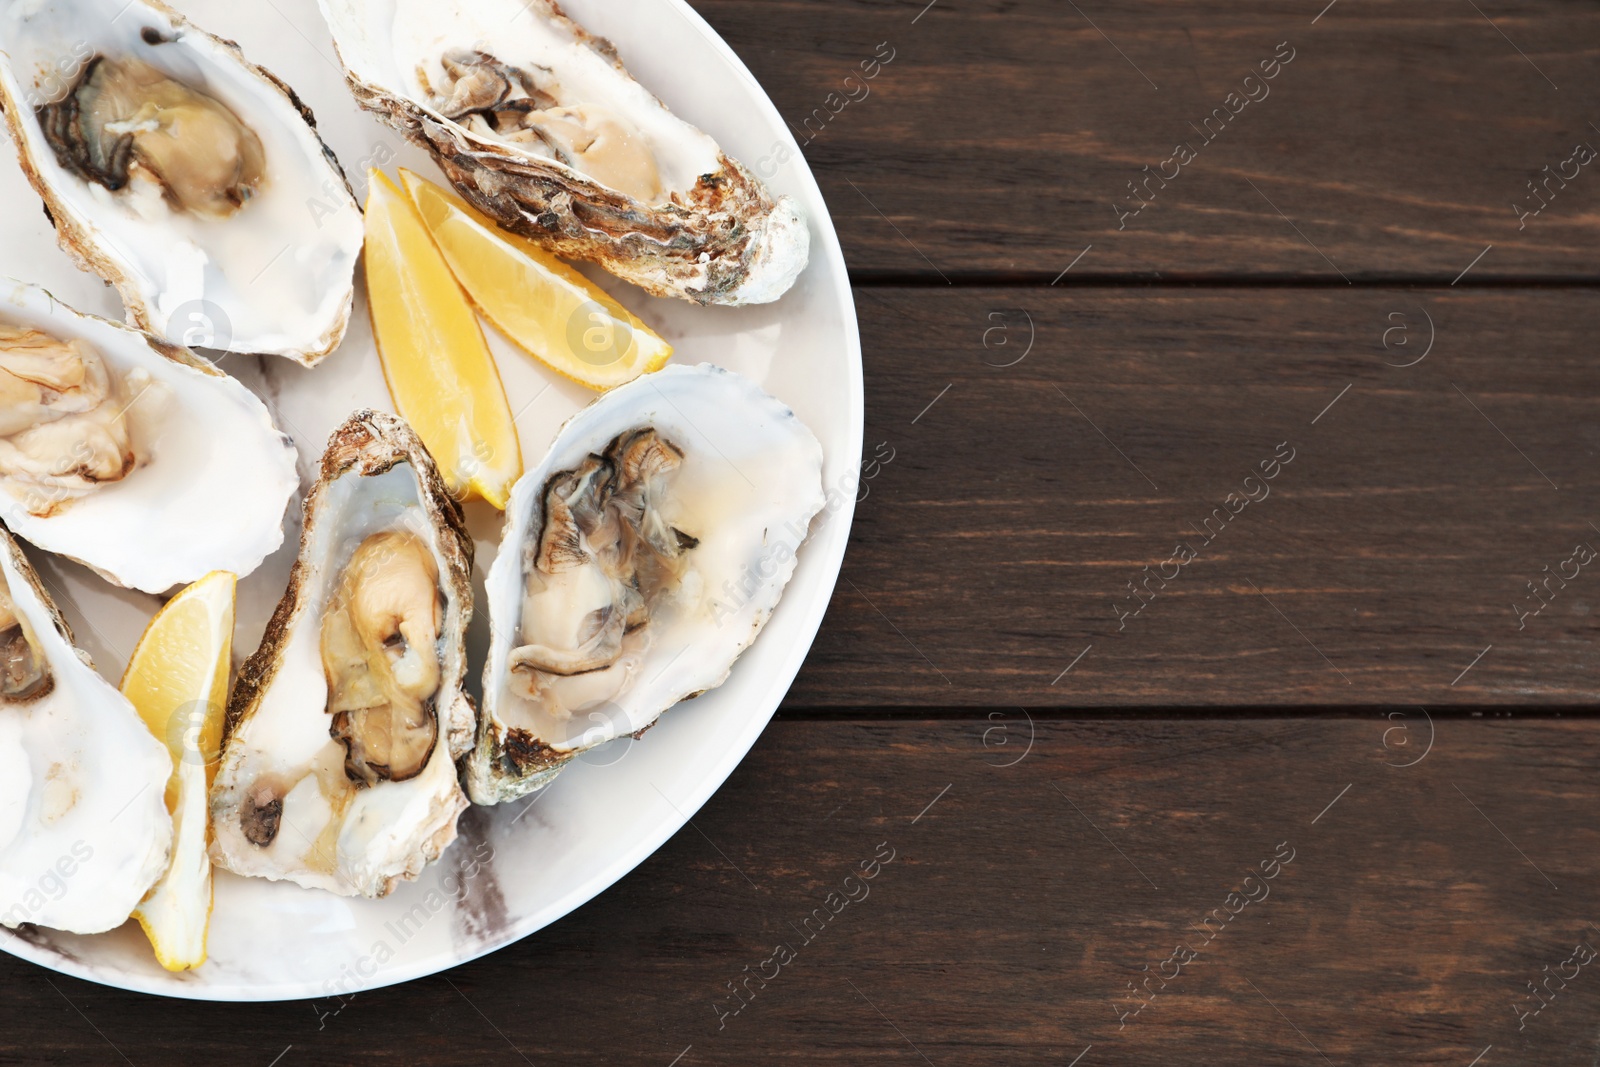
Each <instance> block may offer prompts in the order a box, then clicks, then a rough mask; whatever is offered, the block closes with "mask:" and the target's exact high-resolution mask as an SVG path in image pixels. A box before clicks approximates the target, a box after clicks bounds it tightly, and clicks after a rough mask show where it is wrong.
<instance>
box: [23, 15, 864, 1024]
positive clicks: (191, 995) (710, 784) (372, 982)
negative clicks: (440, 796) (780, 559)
mask: <svg viewBox="0 0 1600 1067" xmlns="http://www.w3.org/2000/svg"><path fill="white" fill-rule="evenodd" d="M654 2H656V3H661V4H664V5H665V6H666V7H668V8H671V9H672V10H674V11H676V12H677V14H678V15H679V17H680V18H682V19H684V20H685V21H686V22H687V23H688V25H689V27H690V28H691V29H693V30H694V31H695V32H696V33H697V34H698V35H699V36H700V37H701V39H702V40H704V41H705V42H706V43H707V44H708V45H709V46H710V47H711V48H712V50H713V51H715V52H717V53H719V54H720V55H721V56H722V58H723V60H724V61H725V62H726V63H727V65H728V68H729V70H730V72H731V73H732V74H733V75H734V76H735V77H737V78H741V79H743V80H744V81H745V82H746V83H747V87H748V88H750V89H753V90H754V95H755V96H756V98H757V101H758V103H757V105H756V107H757V109H758V110H759V111H762V112H764V115H765V117H766V118H767V119H768V121H769V124H771V125H773V126H774V128H776V129H778V130H779V131H781V133H780V134H779V141H780V144H782V145H783V146H785V147H787V148H788V149H789V150H790V152H791V154H792V155H791V159H792V160H793V161H794V163H796V164H797V173H796V175H795V177H796V179H797V181H798V182H799V183H800V184H801V185H809V186H810V188H811V191H812V192H814V193H815V194H816V201H817V202H818V203H820V204H822V205H823V208H824V211H823V214H822V215H821V217H818V218H813V219H812V222H813V224H814V232H813V234H812V237H813V243H812V249H811V262H812V263H815V262H817V261H818V260H819V259H826V260H827V261H828V262H829V263H830V264H831V265H832V266H833V267H834V268H835V269H834V271H833V274H834V279H833V282H832V285H833V289H834V292H833V293H832V298H833V299H832V304H833V306H835V307H837V308H838V310H839V313H840V325H841V326H842V328H843V331H844V335H845V347H846V351H845V356H846V360H845V362H846V366H847V369H848V375H847V380H846V381H845V382H844V383H843V384H844V386H845V390H844V391H845V392H846V394H847V395H846V396H845V398H844V399H846V400H847V403H848V413H847V417H846V429H847V431H848V435H849V439H848V441H847V443H846V445H845V446H844V448H843V449H842V454H841V455H838V456H836V457H830V458H836V459H838V460H849V461H850V463H851V466H850V467H849V468H848V469H851V470H859V469H860V464H861V455H862V447H863V440H864V437H865V429H866V426H865V419H866V412H865V385H864V368H863V364H862V351H861V333H860V325H859V320H858V317H857V314H856V306H855V295H854V292H853V290H852V288H851V285H850V276H849V270H848V267H847V266H846V264H845V261H844V251H843V248H842V247H841V245H840V243H839V235H838V232H837V230H836V229H835V227H834V225H833V215H832V212H830V211H828V210H827V207H826V205H827V201H826V199H825V198H824V197H823V195H822V189H821V187H820V186H819V185H818V184H817V180H816V176H815V175H814V174H813V173H812V170H811V165H810V162H809V161H808V160H807V159H806V158H805V155H804V153H803V152H802V151H801V150H800V146H799V144H798V142H797V141H796V140H795V138H794V134H793V131H792V130H790V128H789V125H788V123H787V122H785V121H784V119H783V115H782V113H781V112H779V111H778V108H777V105H776V104H774V103H773V101H772V98H771V96H770V95H768V93H767V91H766V90H765V89H764V88H763V87H762V86H761V83H760V81H759V80H757V78H756V77H755V75H754V74H752V73H751V71H750V69H749V67H747V66H746V65H745V63H744V61H743V60H742V59H740V58H739V55H738V53H736V52H735V51H734V50H733V49H732V48H731V47H730V46H729V45H728V43H727V42H726V41H724V40H723V39H722V35H721V34H719V33H717V31H716V30H715V29H714V28H713V27H712V26H711V24H710V23H708V22H707V21H706V20H705V18H704V17H703V16H702V15H701V14H700V13H699V12H698V11H696V10H695V9H694V8H693V7H691V6H689V3H688V0H654ZM808 269H809V268H808ZM855 510H856V496H855V494H854V493H850V494H847V499H846V502H845V503H844V504H843V505H842V506H841V508H840V510H839V511H838V512H836V513H834V514H833V516H832V518H831V519H830V520H829V523H828V529H829V530H830V531H837V532H836V533H833V534H831V536H830V537H829V538H827V540H826V544H817V543H811V542H808V545H809V547H810V548H811V549H812V551H813V552H815V551H818V550H820V549H822V548H824V547H827V556H826V557H825V559H824V560H823V561H822V566H823V577H822V579H821V580H820V581H819V582H818V583H817V585H816V587H815V591H814V593H813V599H812V602H811V603H810V604H809V616H808V617H807V618H805V619H803V620H802V621H801V622H800V623H799V629H798V635H799V636H801V637H803V640H797V641H794V642H793V643H792V644H791V645H790V648H789V650H788V652H787V655H786V656H785V657H784V659H783V660H782V661H781V664H780V666H779V668H778V669H777V670H776V671H774V672H773V673H772V683H771V684H769V686H768V687H767V697H766V698H765V699H764V700H763V701H762V706H760V708H759V710H758V711H756V713H754V714H751V715H750V716H749V719H748V722H747V725H746V726H745V728H744V730H743V732H742V733H741V734H740V735H739V737H738V738H737V739H736V740H735V741H733V742H732V743H731V744H729V745H728V746H727V747H726V749H725V750H724V751H723V754H722V757H721V759H720V760H719V761H718V762H717V764H716V765H715V766H714V767H713V768H712V770H711V771H709V772H708V773H707V774H706V775H705V776H704V777H703V778H702V779H701V780H700V782H699V784H698V785H697V786H696V788H695V789H694V791H693V792H692V793H691V794H690V795H689V796H688V797H687V798H686V799H684V800H682V801H673V800H671V799H670V798H669V799H668V804H669V806H671V807H672V808H673V809H674V816H672V817H668V818H665V819H663V820H661V822H660V823H659V824H658V825H657V827H656V828H655V830H654V831H653V832H651V833H649V834H647V835H646V836H645V837H644V838H643V839H642V840H641V841H640V842H639V843H638V844H637V845H635V846H634V847H633V848H632V849H630V850H628V851H626V852H623V853H620V854H619V855H618V856H617V857H616V858H614V859H613V860H612V861H611V862H610V863H609V864H607V865H606V866H605V867H604V868H602V869H601V870H600V871H599V872H597V873H596V874H594V875H592V876H590V877H589V878H587V879H586V880H584V881H583V882H581V883H579V884H577V885H575V886H573V887H572V888H571V889H569V890H568V891H567V892H566V893H564V894H563V895H561V896H560V897H558V898H556V900H555V901H553V902H552V903H551V904H549V905H546V906H545V907H544V908H542V909H540V910H539V911H538V912H535V913H533V914H531V915H529V916H527V917H525V918H523V919H521V920H519V921H517V922H515V923H512V924H510V925H509V926H508V927H507V928H506V929H505V931H504V932H502V933H499V934H497V935H496V936H495V937H493V938H492V939H489V940H486V941H484V942H481V943H479V944H476V945H473V946H471V947H470V948H469V949H467V950H466V951H462V952H447V953H445V954H442V955H448V956H450V957H451V958H450V959H449V960H448V962H443V963H441V962H440V959H441V958H442V957H441V956H435V957H432V958H424V959H421V960H418V961H416V962H414V963H410V964H407V965H406V966H404V967H396V968H394V969H392V970H384V971H379V972H378V973H376V974H375V975H374V976H373V977H372V978H371V979H363V980H362V982H361V983H360V984H359V985H357V986H356V987H355V988H354V989H352V990H349V991H348V992H345V991H343V990H341V991H340V993H338V994H333V993H328V992H326V991H325V990H321V989H313V988H311V987H310V985H309V983H308V982H303V983H285V982H280V983H275V984H272V985H268V986H263V987H253V988H251V987H241V986H237V985H223V986H211V985H200V984H195V985H193V986H186V985H171V984H161V982H162V980H161V979H152V980H148V981H147V980H143V979H141V978H140V977H139V976H137V975H132V974H129V973H126V972H117V973H116V974H105V973H101V972H100V971H99V969H98V968H96V966H95V965H93V964H89V963H85V962H83V961H81V960H78V959H75V958H72V957H69V956H66V955H63V954H62V953H60V952H58V951H56V950H53V949H50V948H47V947H45V946H41V945H38V944H35V943H34V942H32V941H29V940H28V939H26V938H24V937H22V936H21V935H19V934H17V933H16V932H15V931H12V930H9V929H6V928H4V927H0V931H4V933H5V934H6V935H7V937H6V939H5V940H3V941H0V951H4V952H5V953H6V954H8V955H10V956H14V957H16V958H18V959H22V960H26V961H27V962H29V963H32V964H35V965H37V966H40V967H43V968H45V969H47V970H50V971H54V972H56V973H58V974H63V975H66V976H68V977H71V978H78V979H81V980H83V981H86V982H93V983H95V984H97V985H101V986H105V987H108V988H112V989H121V990H126V991H128V992H132V993H140V994H144V995H147V996H154V997H165V998H170V999H173V1000H184V1001H208V1002H213V1003H235V1004H238V1003H245V1004H271V1003H285V1002H291V1001H303V1000H317V999H322V998H326V997H330V996H336V995H347V996H355V995H357V994H360V993H369V992H373V991H375V990H379V989H385V988H388V987H390V986H395V985H401V984H403V983H406V982H412V981H416V980H418V979H422V978H428V977H431V976H433V975H436V974H443V973H446V972H448V971H450V970H453V969H455V968H457V967H461V966H464V965H465V964H468V963H472V962H474V961H476V960H479V959H482V958H483V957H485V956H487V955H490V954H491V953H494V952H498V951H500V950H501V949H503V948H506V947H507V946H509V945H512V944H514V943H516V942H518V941H521V940H522V939H524V938H526V937H528V936H530V935H532V934H535V933H537V932H538V931H540V930H542V929H544V928H545V927H546V926H550V925H552V924H554V923H556V922H559V921H560V920H561V919H564V918H566V917H567V916H569V915H571V914H572V913H573V912H574V911H576V910H577V909H579V908H581V907H583V906H584V905H585V904H587V903H589V902H590V901H591V900H593V899H594V898H596V897H597V896H599V895H600V894H601V893H603V892H605V891H606V890H607V889H610V888H611V887H612V886H614V885H616V884H617V883H618V882H619V881H621V880H622V879H623V878H624V877H626V876H627V875H628V874H629V873H631V872H632V871H633V870H634V869H635V868H636V867H638V866H639V865H640V864H642V863H643V862H644V861H645V860H647V859H649V858H650V857H651V856H653V855H655V853H656V852H658V851H660V849H661V847H662V846H663V845H664V844H666V843H667V841H669V840H670V839H671V838H672V837H674V836H676V835H677V834H678V833H679V832H681V831H682V830H683V828H684V827H685V826H686V825H688V823H689V820H690V819H692V818H693V817H694V815H695V814H696V813H697V812H698V811H699V810H700V809H701V808H702V807H704V806H705V803H706V802H707V801H708V800H710V799H711V797H712V796H713V795H714V794H715V793H716V792H717V790H719V789H721V788H722V786H723V785H724V784H725V783H726V782H727V780H728V779H729V778H730V777H731V776H732V775H733V772H734V771H735V770H737V769H738V767H739V765H740V764H741V763H743V762H744V758H745V757H746V756H747V755H749V752H750V750H751V749H752V748H753V747H755V743H756V741H757V740H758V739H759V738H760V737H761V735H762V733H763V732H764V731H765V730H766V728H767V726H768V725H769V724H770V723H771V722H772V719H773V717H774V716H775V715H776V714H777V710H778V706H779V705H780V704H782V703H783V700H784V698H785V697H786V696H788V693H789V689H790V688H791V687H792V686H793V684H794V679H795V677H796V676H797V675H798V674H799V672H800V667H801V666H802V665H803V664H804V662H805V659H806V657H807V656H808V655H809V654H810V652H811V647H812V645H813V644H814V643H815V642H816V637H817V633H818V631H819V630H820V629H821V626H822V620H823V618H824V616H825V615H826V614H827V610H828V607H829V606H830V604H831V602H832V598H833V592H834V590H835V588H837V586H838V583H839V577H840V575H841V574H842V572H843V565H844V556H845V550H846V548H847V547H848V544H849V540H850V532H851V529H852V528H853V526H854V522H855ZM840 519H842V520H843V521H842V522H841V521H839V520H840Z"/></svg>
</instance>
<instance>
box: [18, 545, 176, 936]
mask: <svg viewBox="0 0 1600 1067" xmlns="http://www.w3.org/2000/svg"><path fill="white" fill-rule="evenodd" d="M171 773H172V760H171V757H169V756H168V755H167V748H166V746H165V745H164V744H162V743H161V741H160V740H158V739H157V738H156V737H155V736H154V735H152V734H151V733H150V731H149V730H147V729H146V728H145V725H144V722H143V721H142V720H141V719H140V718H139V715H138V712H136V711H135V710H134V708H133V705H132V704H130V703H128V701H127V700H126V699H124V697H123V696H122V694H121V693H119V692H117V691H116V689H115V688H113V687H112V686H111V684H110V683H108V682H107V681H106V680H105V679H103V678H101V677H100V676H99V675H98V674H96V673H95V671H94V668H93V667H91V666H90V665H89V663H88V656H87V655H86V654H85V653H83V652H80V651H78V650H77V649H76V648H74V647H73V645H72V632H71V631H70V630H69V629H68V628H67V624H66V622H65V620H63V619H62V618H61V615H60V613H59V612H58V611H57V610H56V606H55V605H54V604H53V603H52V602H51V600H50V597H49V594H47V593H46V592H45V590H44V587H43V586H42V585H41V584H40V583H39V577H38V575H37V574H36V573H35V572H34V570H33V568H32V567H31V566H30V565H29V563H28V561H27V559H26V558H25V557H24V556H23V555H22V553H21V551H19V550H18V548H17V544H16V542H15V541H13V540H12V539H11V537H10V536H9V535H8V534H6V533H5V531H4V530H0V925H5V926H9V927H17V926H20V925H22V924H23V923H31V924H33V925H35V926H48V927H51V928H53V929H58V930H69V931H71V932H73V933H79V934H93V933H100V932H101V931H104V930H111V929H114V928H116V927H118V926H120V925H122V923H123V922H125V921H126V920H127V918H128V916H129V914H130V913H131V912H132V911H133V909H134V907H135V905H137V904H138V903H139V901H140V900H141V899H142V898H143V897H144V895H145V893H146V892H147V891H148V890H149V889H150V887H151V886H152V885H154V884H155V881H156V879H157V878H159V877H160V876H161V873H162V872H163V871H164V870H165V869H166V866H167V858H168V854H169V850H170V848H171V844H172V816H171V815H170V814H168V812H167V805H166V797H165V787H166V782H167V776H168V775H169V774H171Z"/></svg>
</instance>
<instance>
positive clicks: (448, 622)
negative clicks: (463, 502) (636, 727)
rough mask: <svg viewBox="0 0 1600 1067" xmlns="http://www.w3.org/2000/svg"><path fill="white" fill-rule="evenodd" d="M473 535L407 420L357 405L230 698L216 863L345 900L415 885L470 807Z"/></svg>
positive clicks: (215, 804) (214, 815) (335, 441)
mask: <svg viewBox="0 0 1600 1067" xmlns="http://www.w3.org/2000/svg"><path fill="white" fill-rule="evenodd" d="M471 575H472V541H471V539H470V538H469V537H468V535H467V533H466V529H465V527H464V525H463V523H462V518H461V512H460V509H459V507H458V506H457V505H456V503H455V501H454V500H453V499H451V497H450V496H449V494H448V492H447V491H446V489H445V486H444V483H443V481H442V480H441V479H440V477H439V472H438V470H437V469H436V468H435V466H434V463H433V460H432V459H431V458H430V457H429V456H428V454H427V452H426V450H425V449H424V448H423V447H422V443H421V441H419V440H418V439H417V436H416V434H415V433H414V432H413V431H412V430H411V428H410V427H409V426H407V425H406V423H405V422H404V421H403V420H401V419H399V418H396V417H395V416H393V415H385V414H380V413H377V412H372V411H360V412H357V413H356V414H354V415H352V416H351V418H350V420H349V421H348V422H346V423H345V424H344V426H343V427H341V428H340V429H339V430H338V431H337V432H336V433H335V434H334V435H333V438H332V440H331V442H330V443H329V446H328V451H327V452H326V454H325V455H324V456H323V459H322V472H321V477H320V479H319V480H318V481H317V484H316V486H315V487H314V488H313V489H312V491H311V494H310V496H309V497H308V498H307V500H306V506H305V529H304V534H303V536H302V539H301V544H300V556H299V559H298V560H297V561H296V563H295V566H294V570H293V573H292V574H291V576H290V579H289V589H288V591H287V592H286V593H285V594H284V597H283V600H282V601H281V602H280V603H279V604H278V610H277V612H276V613H275V614H274V615H273V617H272V621H271V622H270V623H269V624H268V626H267V633H266V636H265V638H264V639H263V640H262V643H261V647H260V648H259V649H257V650H256V653H255V654H254V655H253V656H251V657H250V659H249V661H248V662H246V663H245V665H244V667H243V669H242V670H241V671H240V674H239V680H238V682H237V683H236V684H235V686H234V690H233V695H232V697H231V698H230V700H229V704H228V718H227V726H226V734H225V741H224V743H223V749H222V761H221V766H220V768H219V770H218V772H217V778H216V782H215V784H214V785H213V786H212V791H211V822H212V829H213V832H214V835H215V836H214V839H213V842H212V846H211V855H212V859H213V861H214V862H215V863H216V864H217V865H218V866H220V867H225V868H227V869H228V870H231V871H234V872H235V873H238V874H243V875H252V876H255V877H261V878H274V879H288V880H290V881H294V882H297V883H299V884H300V885H303V886H307V887H310V888H318V889H327V890H330V891H332V892H334V893H340V894H344V895H346V896H354V895H362V896H369V897H378V896H383V895H384V894H386V893H388V892H390V891H391V890H393V889H394V887H395V885H396V884H397V882H398V881H399V880H401V879H414V878H416V877H417V875H418V874H420V873H421V871H422V868H423V867H424V866H425V865H426V864H428V863H430V862H432V861H433V860H435V859H437V858H438V857H439V854H440V853H441V852H442V851H443V850H444V848H445V847H446V846H447V845H449V843H450V842H451V841H452V840H454V838H455V835H456V819H457V818H458V817H459V816H460V814H461V812H462V811H463V810H465V808H466V806H467V798H466V796H465V795H464V794H463V793H462V790H461V786H460V784H459V782H458V780H457V774H456V767H455V760H456V759H457V758H458V757H460V756H462V755H464V754H465V752H466V751H467V749H468V748H469V747H470V746H471V743H472V733H473V726H474V719H475V717H474V714H473V710H472V704H471V701H470V700H469V699H468V697H467V696H466V694H465V693H464V692H462V680H463V678H464V677H465V675H466V649H465V640H466V630H467V623H468V621H469V620H470V618H471V616H472V583H471Z"/></svg>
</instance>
